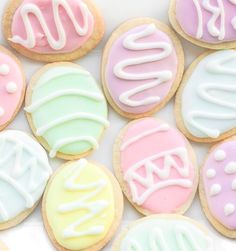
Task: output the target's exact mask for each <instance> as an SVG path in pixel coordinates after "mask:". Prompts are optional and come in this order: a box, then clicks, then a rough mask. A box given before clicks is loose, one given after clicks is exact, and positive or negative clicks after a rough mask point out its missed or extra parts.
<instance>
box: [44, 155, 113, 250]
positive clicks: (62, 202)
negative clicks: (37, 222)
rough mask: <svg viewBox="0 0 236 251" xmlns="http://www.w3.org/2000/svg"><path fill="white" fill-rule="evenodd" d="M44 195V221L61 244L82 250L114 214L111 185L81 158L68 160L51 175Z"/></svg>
mask: <svg viewBox="0 0 236 251" xmlns="http://www.w3.org/2000/svg"><path fill="white" fill-rule="evenodd" d="M91 174H93V175H91ZM59 194H60V196H58V195H59ZM45 196H46V197H45V198H44V199H45V200H46V201H45V203H46V204H45V206H46V207H45V209H46V216H47V221H48V224H49V226H50V228H51V229H52V230H53V234H54V236H55V238H56V241H57V242H58V243H59V244H60V245H61V246H62V247H64V248H67V249H70V250H84V249H86V248H89V247H92V246H93V245H96V244H97V243H98V242H99V241H101V240H102V239H103V238H104V237H105V236H106V235H107V233H108V232H109V230H110V227H111V225H112V223H113V220H114V216H115V207H114V194H113V187H112V184H111V181H110V179H109V177H108V176H107V175H106V173H105V172H103V171H102V169H100V168H99V167H97V166H96V165H94V164H91V163H88V162H87V160H85V159H80V160H79V161H75V162H69V163H68V164H66V165H65V166H64V167H63V168H62V169H61V170H59V171H58V172H57V173H56V175H55V176H54V177H53V179H52V181H51V183H50V184H49V188H48V190H47V193H46V195H45ZM55 197H56V198H55Z"/></svg>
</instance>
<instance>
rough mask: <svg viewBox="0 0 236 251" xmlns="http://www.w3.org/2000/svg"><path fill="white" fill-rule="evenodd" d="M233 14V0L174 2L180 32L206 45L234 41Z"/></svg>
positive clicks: (235, 21)
mask: <svg viewBox="0 0 236 251" xmlns="http://www.w3.org/2000/svg"><path fill="white" fill-rule="evenodd" d="M185 13H188V15H185ZM235 13H236V2H235V1H233V0H176V18H177V21H178V23H179V25H180V26H181V28H182V30H183V31H184V32H185V33H186V34H187V35H189V36H190V37H193V38H195V39H198V40H201V41H203V42H207V43H213V44H216V43H222V42H229V41H235V40H236V15H235ZM189 17H191V19H189Z"/></svg>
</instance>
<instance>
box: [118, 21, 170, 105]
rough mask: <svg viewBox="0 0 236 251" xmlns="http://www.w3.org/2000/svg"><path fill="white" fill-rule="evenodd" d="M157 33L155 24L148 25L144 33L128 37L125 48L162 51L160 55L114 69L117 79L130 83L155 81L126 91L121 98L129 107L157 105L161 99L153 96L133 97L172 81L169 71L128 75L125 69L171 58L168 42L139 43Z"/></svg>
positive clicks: (137, 59)
mask: <svg viewBox="0 0 236 251" xmlns="http://www.w3.org/2000/svg"><path fill="white" fill-rule="evenodd" d="M155 32H156V26H155V24H150V25H148V26H147V27H146V28H145V29H144V30H143V31H141V32H138V33H135V34H131V35H128V36H127V37H126V38H125V39H124V41H123V46H124V48H125V49H127V50H132V51H145V50H147V51H148V50H151V49H158V50H161V52H160V53H156V54H151V55H148V56H142V57H136V58H128V59H125V60H123V61H121V62H119V63H117V64H116V65H115V67H114V74H115V75H116V77H118V78H120V79H123V80H128V81H140V80H153V81H151V82H148V83H145V84H143V85H142V84H141V85H140V86H138V87H135V88H134V89H132V90H129V91H126V92H124V93H122V94H121V95H120V97H119V100H120V102H122V103H123V104H125V105H127V106H131V107H136V106H143V105H150V104H156V103H159V102H160V97H158V96H152V97H147V98H144V99H143V100H138V101H137V100H132V97H133V96H135V95H137V94H138V93H141V92H143V91H146V90H149V89H152V88H154V87H156V86H158V85H160V84H163V83H165V82H166V81H169V80H171V79H172V77H173V74H172V72H171V71H169V70H165V71H156V72H149V73H139V74H138V73H128V72H127V71H125V68H127V67H132V66H135V65H139V64H145V63H150V62H155V61H159V60H163V59H165V58H167V57H169V56H170V54H171V53H172V46H171V45H170V44H169V43H166V42H151V43H147V42H137V41H138V40H140V39H143V38H145V37H149V36H150V35H153V34H154V33H155Z"/></svg>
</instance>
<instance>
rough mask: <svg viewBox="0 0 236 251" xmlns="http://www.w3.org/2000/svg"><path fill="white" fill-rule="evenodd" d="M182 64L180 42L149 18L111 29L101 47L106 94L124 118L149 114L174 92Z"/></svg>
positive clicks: (180, 75)
mask: <svg viewBox="0 0 236 251" xmlns="http://www.w3.org/2000/svg"><path fill="white" fill-rule="evenodd" d="M183 65H184V57H183V52H182V47H181V44H180V42H179V41H178V39H177V37H176V36H175V34H174V33H173V32H172V31H171V30H170V29H169V28H168V27H167V26H166V25H164V24H162V23H160V22H158V21H156V20H153V19H149V18H139V19H133V20H129V21H128V22H126V23H124V24H122V25H121V26H120V27H119V28H118V29H117V30H115V31H114V33H113V34H112V36H111V37H110V39H109V41H108V43H107V45H106V47H105V49H104V54H103V60H102V66H103V67H102V68H103V69H102V77H103V85H104V89H105V93H106V96H107V98H108V100H109V102H110V104H111V105H112V106H113V108H114V109H115V110H116V111H117V112H118V113H120V114H121V115H123V116H125V117H128V118H139V117H144V116H147V115H151V114H152V113H154V112H156V111H158V110H160V109H161V108H162V107H163V106H164V105H165V104H166V103H167V102H168V101H169V99H170V98H171V97H172V96H173V95H174V93H175V91H176V88H177V87H178V85H179V83H180V80H181V77H182V73H183Z"/></svg>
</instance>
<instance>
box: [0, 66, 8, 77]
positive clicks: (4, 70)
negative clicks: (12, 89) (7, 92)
mask: <svg viewBox="0 0 236 251" xmlns="http://www.w3.org/2000/svg"><path fill="white" fill-rule="evenodd" d="M9 72H10V68H9V66H8V65H7V64H2V65H0V74H1V75H7V74H8V73H9Z"/></svg>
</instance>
